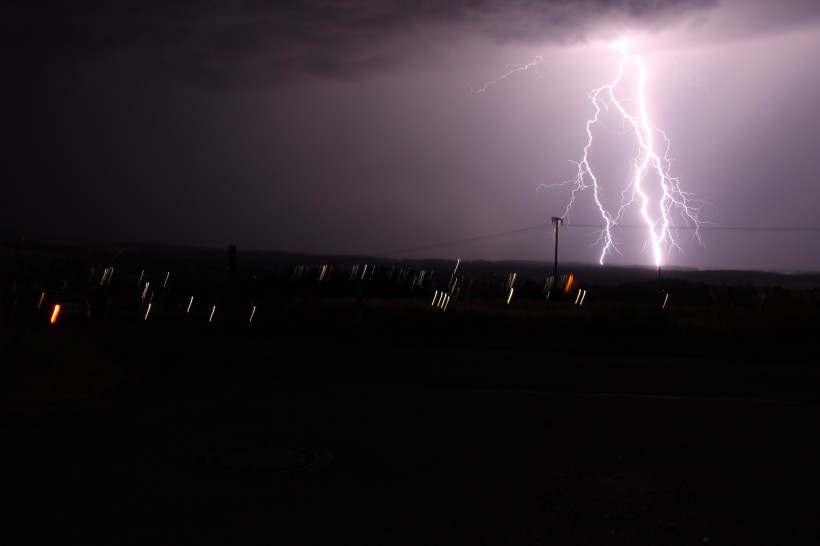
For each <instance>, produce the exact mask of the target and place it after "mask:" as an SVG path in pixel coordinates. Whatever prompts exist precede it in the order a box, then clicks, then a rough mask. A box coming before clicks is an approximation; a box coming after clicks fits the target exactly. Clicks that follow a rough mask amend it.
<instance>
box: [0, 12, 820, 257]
mask: <svg viewBox="0 0 820 546" xmlns="http://www.w3.org/2000/svg"><path fill="white" fill-rule="evenodd" d="M0 20H2V25H3V32H2V36H3V38H2V39H3V53H2V55H3V66H4V72H5V74H4V81H5V83H4V85H3V89H2V94H3V105H4V116H3V118H4V119H3V124H2V134H3V157H4V161H3V180H4V182H3V198H2V201H0V203H2V204H0V207H2V209H0V212H1V213H2V216H1V217H0V229H2V230H4V231H11V232H13V233H20V234H34V235H55V236H65V237H80V238H95V239H103V240H113V241H116V240H127V241H138V242H139V241H143V242H166V243H174V244H191V245H202V246H226V245H229V244H236V245H238V246H239V247H240V248H249V249H250V248H254V249H269V250H283V251H295V252H310V253H317V254H376V255H388V256H391V257H397V258H405V257H441V258H452V259H453V260H456V259H461V260H473V259H487V260H500V259H520V260H544V261H552V256H553V242H552V226H551V223H550V218H551V217H552V216H560V215H563V214H564V211H565V209H566V206H567V203H568V199H569V193H568V191H562V190H561V189H556V188H551V189H549V190H545V189H543V188H541V189H539V186H541V185H550V184H555V183H559V182H562V181H564V180H567V179H570V178H572V177H573V176H574V173H575V171H576V170H577V167H576V164H575V163H573V162H577V161H579V160H580V159H581V154H582V152H583V148H584V145H585V139H586V133H585V123H586V121H587V120H588V119H589V117H590V116H591V115H592V112H591V106H590V102H589V99H588V96H587V95H588V94H589V92H590V91H591V90H592V89H593V88H596V87H598V86H601V85H603V84H605V83H607V82H608V81H610V80H611V78H612V77H613V75H614V74H615V71H617V63H618V60H619V56H618V53H617V52H616V51H613V49H612V48H611V47H609V44H610V43H611V42H612V41H613V40H616V39H626V40H628V43H629V44H630V50H631V51H633V52H634V53H636V54H639V55H640V56H641V58H642V60H643V62H644V63H645V65H646V67H647V69H648V81H647V97H648V107H649V108H650V115H651V117H652V119H653V121H654V122H655V123H656V125H657V126H658V127H660V128H662V129H663V130H664V131H665V132H666V134H667V136H668V137H669V139H670V142H671V147H670V150H669V156H670V158H671V160H672V163H671V167H670V171H671V174H672V175H673V176H675V177H677V178H678V179H679V181H680V185H681V187H682V189H683V190H684V191H687V192H691V194H692V195H694V196H695V197H697V198H699V199H700V200H702V203H701V209H700V218H701V220H702V221H704V222H705V225H704V230H703V231H702V232H701V238H702V240H703V244H702V245H701V244H698V242H697V240H696V239H693V238H692V237H691V235H690V234H688V233H687V232H685V231H681V232H679V233H678V238H679V244H680V247H681V248H680V251H673V252H671V253H670V254H669V255H668V256H667V257H666V259H665V262H666V263H669V264H672V265H682V266H689V267H700V268H713V269H729V268H740V269H771V270H820V215H818V213H817V207H818V206H819V205H820V183H818V182H819V181H818V172H819V171H820V153H818V152H820V141H818V139H817V137H816V133H817V129H818V127H820V101H818V100H817V93H818V91H817V83H818V82H817V75H816V72H817V68H816V67H818V66H820V26H818V25H820V3H818V2H816V1H812V0H805V1H800V0H788V1H780V2H770V1H764V0H752V1H745V0H729V1H725V2H718V1H709V0H678V1H673V0H669V1H663V0H656V1H650V2H646V1H638V0H634V1H629V0H622V1H614V0H588V1H585V2H567V1H564V0H542V1H536V0H518V1H514V2H510V1H506V0H487V1H484V2H473V1H467V0H463V1H454V2H403V1H399V0H392V1H383V2H365V1H361V0H360V1H355V0H345V1H320V0H311V1H303V2H275V3H274V2H271V3H270V5H266V4H265V3H264V2H251V1H237V2H224V3H221V2H210V3H207V5H206V4H205V3H202V5H201V6H199V7H192V6H190V5H189V3H185V2H177V3H174V2H79V3H77V2H54V3H49V2H45V3H39V4H37V6H36V7H35V6H34V3H32V2H21V3H20V4H19V5H13V4H10V5H9V4H6V5H4V7H2V8H0ZM536 59H540V62H538V63H537V66H534V67H532V68H531V69H529V70H521V71H518V72H514V73H511V74H510V75H509V76H508V77H506V78H503V79H498V78H499V77H500V76H502V75H504V74H507V73H508V72H510V71H513V70H514V69H515V68H516V67H520V66H523V65H525V64H527V63H531V62H533V61H534V60H536ZM490 82H493V83H492V84H491V85H489V86H487V87H486V89H485V90H484V92H482V93H475V92H474V91H475V90H476V89H479V88H482V87H483V86H484V85H485V84H487V83H490ZM607 129H608V130H609V135H608V136H607V134H606V133H604V136H605V137H607V138H606V139H605V140H604V139H602V140H601V144H600V147H599V148H596V154H597V155H596V162H597V163H596V169H597V170H598V172H603V173H606V174H607V175H608V176H611V177H613V179H617V177H618V176H627V175H628V169H629V162H630V161H631V160H633V159H634V151H633V150H632V149H629V148H628V146H626V145H624V144H623V142H622V141H621V140H619V139H618V138H617V134H618V132H619V131H620V130H621V129H622V127H620V126H617V125H616V124H615V125H612V126H608V127H607ZM621 173H623V174H621ZM618 184H620V182H618ZM617 191H620V187H619V188H618V189H617ZM590 198H591V196H590V195H588V194H586V193H582V194H580V195H579V196H578V198H577V201H576V203H575V204H574V205H573V209H572V214H571V215H570V216H569V217H567V218H566V219H565V224H564V225H563V226H562V227H561V228H560V229H561V231H560V256H561V259H562V260H566V261H578V262H590V263H592V262H597V261H598V258H599V255H600V250H601V249H600V245H596V244H595V243H596V241H597V240H598V236H599V231H600V230H599V229H597V228H595V227H594V226H595V225H599V224H601V223H602V222H601V219H600V217H596V210H595V208H594V207H593V204H592V201H591V200H590ZM623 223H624V225H625V226H626V227H624V228H623V229H616V230H615V231H614V237H615V238H616V240H617V243H618V247H619V250H620V252H621V254H620V255H617V254H616V255H613V256H611V257H609V258H608V259H607V263H612V264H646V265H649V264H652V263H653V262H654V259H653V257H652V255H651V252H647V251H645V250H643V246H644V243H645V239H646V238H645V234H643V233H642V232H641V231H640V230H637V229H633V228H631V227H630V226H632V225H635V222H634V221H631V220H630V219H628V218H627V219H625V220H624V222H623ZM539 226H541V227H540V228H539ZM529 228H533V229H529Z"/></svg>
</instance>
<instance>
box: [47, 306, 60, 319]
mask: <svg viewBox="0 0 820 546" xmlns="http://www.w3.org/2000/svg"><path fill="white" fill-rule="evenodd" d="M59 314H60V304H59V303H55V304H54V310H53V311H52V312H51V320H50V321H49V322H51V324H54V323H55V322H57V316H59Z"/></svg>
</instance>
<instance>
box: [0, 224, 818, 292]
mask: <svg viewBox="0 0 820 546" xmlns="http://www.w3.org/2000/svg"><path fill="white" fill-rule="evenodd" d="M227 249H228V246H225V247H208V246H194V245H181V244H170V243H169V244H163V243H141V242H134V241H92V240H81V239H71V238H59V237H47V236H40V235H35V234H32V235H29V234H20V233H8V232H6V233H2V234H0V256H2V257H3V261H4V262H6V264H9V263H10V262H11V261H13V260H14V258H15V257H17V256H22V255H37V256H43V257H45V256H62V257H83V258H84V259H85V260H92V261H93V260H96V261H98V262H100V263H102V262H105V261H106V260H111V259H113V257H114V256H116V255H118V254H119V255H123V254H125V255H130V256H128V257H126V256H123V257H121V258H120V261H122V262H125V261H135V260H142V259H145V260H147V261H149V262H152V263H156V262H160V261H163V260H168V261H169V262H177V261H179V260H186V261H187V260H193V261H195V262H201V263H209V264H211V265H213V264H216V265H218V266H221V265H222V264H223V263H226V260H227V255H228V252H227ZM237 253H238V256H239V264H240V267H242V266H243V265H244V266H253V267H258V268H265V267H278V268H282V267H293V266H299V265H308V266H314V265H323V264H330V265H335V264H342V265H351V264H352V265H355V264H362V265H364V264H371V265H374V266H387V265H401V266H403V267H409V268H413V269H433V270H441V271H442V272H446V273H447V274H450V273H451V272H453V271H454V270H455V268H456V263H457V261H456V260H454V259H445V258H400V259H399V258H387V257H379V256H372V255H364V254H362V255H357V254H339V255H321V254H311V253H300V252H288V251H277V250H258V249H243V248H242V247H238V248H237ZM169 265H170V264H169ZM558 265H559V275H563V274H570V273H572V274H573V275H574V276H575V277H576V278H577V279H579V280H583V281H584V282H585V283H586V284H597V285H620V284H634V283H642V282H651V281H658V280H679V281H687V282H693V283H704V284H714V285H725V286H782V287H784V288H820V272H811V271H807V272H778V271H761V270H743V269H713V270H701V269H696V268H689V267H683V266H666V267H663V268H662V269H661V271H660V274H659V273H658V270H657V269H656V268H654V267H651V266H640V265H633V266H618V265H599V264H589V263H577V262H566V263H561V262H559V264H558ZM457 271H458V274H459V275H466V276H477V277H484V276H490V277H497V276H504V277H506V276H507V275H509V274H511V273H515V274H516V275H517V276H518V277H519V278H520V279H522V280H523V279H528V280H539V281H546V279H548V278H549V277H551V276H552V275H553V271H554V264H553V262H552V261H533V260H500V261H492V260H460V261H458V269H457Z"/></svg>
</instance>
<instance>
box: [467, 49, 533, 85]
mask: <svg viewBox="0 0 820 546" xmlns="http://www.w3.org/2000/svg"><path fill="white" fill-rule="evenodd" d="M544 62H545V61H544V58H543V57H536V58H535V59H533V60H532V62H529V63H526V64H522V65H519V66H516V67H514V68H512V69H511V70H509V71H507V72H505V73H504V74H502V75H500V76H498V77H497V78H495V79H492V80H490V81H488V82H487V83H485V84H484V85H482V86H481V87H479V88H478V89H473V88H472V87H469V89H470V91H472V92H473V93H476V94H478V93H484V92H485V91H487V89H489V88H490V87H491V86H493V85H495V84H497V83H499V82H501V81H503V80H506V79H507V78H509V77H510V76H512V75H514V74H517V73H518V72H526V71H528V70H532V69H535V70H536V73H537V70H538V67H539V66H541V64H542V63H544Z"/></svg>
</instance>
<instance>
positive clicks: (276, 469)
mask: <svg viewBox="0 0 820 546" xmlns="http://www.w3.org/2000/svg"><path fill="white" fill-rule="evenodd" d="M331 460H332V457H331V455H330V453H328V452H326V451H324V450H321V449H316V448H310V447H300V446H291V445H284V444H275V443H257V444H250V445H245V446H240V447H232V448H227V449H221V450H218V451H215V452H213V453H211V454H209V455H207V456H206V457H205V459H204V462H205V465H206V466H207V467H208V468H210V469H212V470H216V471H219V472H224V473H227V474H238V475H244V476H289V475H293V474H302V473H304V472H310V471H313V470H318V469H320V468H324V467H325V466H327V465H328V464H330V461H331Z"/></svg>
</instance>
